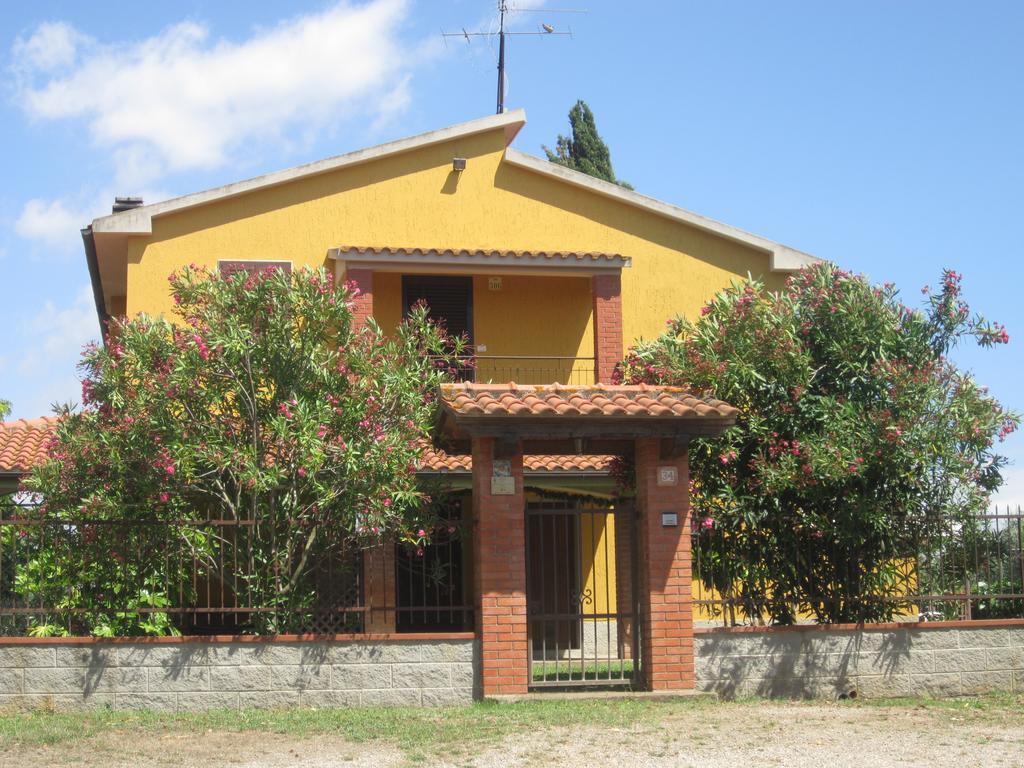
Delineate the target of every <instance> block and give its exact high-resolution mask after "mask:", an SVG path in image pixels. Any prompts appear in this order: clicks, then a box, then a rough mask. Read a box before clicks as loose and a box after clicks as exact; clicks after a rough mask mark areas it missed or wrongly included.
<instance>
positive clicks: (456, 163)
mask: <svg viewBox="0 0 1024 768" xmlns="http://www.w3.org/2000/svg"><path fill="white" fill-rule="evenodd" d="M452 170H453V171H456V172H459V173H461V172H462V171H464V170H466V158H464V157H453V158H452Z"/></svg>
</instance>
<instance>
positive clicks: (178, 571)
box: [0, 499, 472, 636]
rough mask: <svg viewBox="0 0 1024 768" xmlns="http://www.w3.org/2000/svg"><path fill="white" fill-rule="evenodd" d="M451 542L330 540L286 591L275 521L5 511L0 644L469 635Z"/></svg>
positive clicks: (1, 516) (1, 509) (25, 508)
mask: <svg viewBox="0 0 1024 768" xmlns="http://www.w3.org/2000/svg"><path fill="white" fill-rule="evenodd" d="M442 530H444V527H443V526H442ZM451 530H452V532H453V533H451V534H449V533H443V534H441V535H439V536H438V539H437V540H436V541H435V543H433V544H429V545H426V546H424V547H422V548H421V549H420V550H418V551H409V550H407V549H406V548H405V547H404V546H403V545H395V544H392V543H387V544H381V545H377V546H375V547H371V548H362V547H360V546H359V545H357V544H356V543H353V542H351V541H345V540H342V539H339V540H336V541H325V542H324V545H323V546H322V547H320V548H318V549H317V550H315V551H313V552H311V553H308V557H307V559H306V561H305V565H304V570H303V576H302V578H301V579H295V580H291V581H289V580H288V579H287V577H288V574H287V573H286V572H285V571H286V569H285V568H282V567H281V560H280V559H277V560H274V559H273V557H268V555H271V556H272V555H274V554H275V553H278V554H279V553H280V547H282V546H284V544H283V543H282V542H281V538H283V534H282V532H280V531H273V530H268V525H267V523H266V521H260V520H258V519H238V520H234V519H216V518H213V517H207V518H205V519H200V520H175V521H166V520H163V521H161V520H149V519H132V520H116V521H115V520H104V519H96V518H93V517H88V516H85V515H83V516H81V517H76V518H73V519H66V518H61V519H53V518H48V517H46V516H45V515H43V514H40V513H39V511H38V509H37V508H36V507H34V506H32V505H24V504H23V505H16V504H12V503H11V502H10V501H9V500H8V501H6V502H5V501H4V500H3V499H0V635H5V636H12V635H14V636H20V635H83V634H101V635H102V634H112V635H138V634H170V633H183V634H268V633H281V632H285V633H317V634H325V633H331V634H333V633H358V632H364V631H366V632H368V631H399V632H402V631H406V632H407V631H422V630H423V629H425V628H426V627H427V626H428V625H429V626H430V627H432V628H435V629H447V630H454V629H462V628H464V627H466V626H472V608H471V607H470V606H468V605H466V604H465V603H467V602H470V601H468V600H466V599H464V596H463V593H462V591H461V582H459V589H453V588H452V587H451V580H452V578H455V577H457V578H460V579H461V578H462V574H461V572H457V571H459V570H460V566H461V562H460V560H459V558H460V557H461V552H462V549H463V545H462V543H461V542H460V541H459V540H458V538H457V534H458V532H459V530H460V529H457V528H456V527H455V526H454V525H453V526H451ZM275 548H277V549H275ZM384 552H386V553H387V556H384V557H382V556H381V553H384ZM456 553H458V554H456ZM285 562H288V563H290V564H291V566H293V567H294V566H295V565H296V564H297V562H298V560H297V558H293V559H291V560H286V561H285ZM275 563H277V564H276V565H275ZM279 575H280V578H279V577H278V576H279ZM257 576H258V578H257ZM399 583H402V584H404V585H406V587H409V585H415V587H416V590H415V592H412V591H410V590H409V589H408V588H407V589H405V590H404V591H403V590H401V589H398V588H397V585H398V584H399ZM371 594H372V595H373V597H374V599H372V600H371V599H368V598H370V596H371ZM382 622H384V623H382Z"/></svg>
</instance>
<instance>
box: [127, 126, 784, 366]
mask: <svg viewBox="0 0 1024 768" xmlns="http://www.w3.org/2000/svg"><path fill="white" fill-rule="evenodd" d="M504 147H505V142H504V136H503V132H502V130H501V129H497V130H494V131H491V132H487V133H481V134H476V135H472V136H468V137H463V138H460V139H455V140H452V141H450V142H446V143H442V144H437V145H434V146H428V147H423V148H421V149H418V150H415V151H412V152H407V153H404V154H400V155H395V156H391V157H384V158H381V159H378V160H375V161H372V162H369V163H365V164H363V165H358V166H353V167H349V168H344V169H340V170H336V171H332V172H329V173H325V174H321V175H319V176H314V177H307V178H305V179H299V180H296V181H293V182H289V183H286V184H281V185H278V186H275V187H271V188H264V189H261V190H257V191H254V192H250V193H247V194H244V195H239V196H237V197H234V198H228V199H224V200H220V201H218V202H215V203H211V204H208V205H204V206H199V207H195V208H192V209H186V210H181V211H178V212H176V213H173V214H168V215H164V216H159V217H157V218H154V220H153V233H152V235H148V236H136V237H132V238H131V241H130V243H129V250H128V267H127V285H128V290H127V306H126V309H127V312H128V314H129V315H132V314H135V313H137V312H140V311H146V312H149V313H171V312H172V305H171V302H170V298H169V295H168V290H167V276H168V274H170V272H171V271H172V270H174V269H177V268H180V267H182V266H184V265H186V264H189V263H192V262H195V263H198V264H203V265H207V266H210V267H214V266H215V265H216V263H217V261H218V260H219V259H246V260H252V259H274V260H278V259H280V260H287V261H291V262H292V263H293V265H294V266H295V267H296V268H298V267H301V266H311V267H321V266H328V267H330V266H331V265H330V264H329V263H328V261H327V251H328V249H330V248H333V247H337V246H340V245H360V246H361V245H375V246H396V247H397V246H407V247H432V248H500V249H517V250H556V249H557V250H569V249H572V250H579V251H603V252H614V253H621V254H623V255H625V256H629V257H631V258H632V260H633V264H632V267H630V268H627V269H624V270H623V273H622V290H623V326H624V327H623V332H624V338H625V341H626V343H627V344H628V343H629V342H630V341H632V340H634V339H636V338H638V337H640V336H644V337H648V338H650V337H653V336H655V335H657V334H658V333H659V332H660V331H661V330H662V328H663V327H664V323H665V320H666V319H667V318H668V317H669V316H670V315H672V314H674V313H676V312H679V311H682V312H684V313H686V314H688V315H690V316H693V315H695V314H696V313H697V312H698V311H699V308H700V306H701V305H702V304H703V302H704V301H706V300H707V299H708V298H709V297H710V296H711V295H713V294H714V293H715V292H716V291H718V290H719V289H721V288H723V287H724V286H726V285H728V284H729V282H730V281H731V280H733V279H735V278H737V277H741V276H743V275H746V274H747V272H751V273H753V274H755V275H764V276H766V277H767V278H768V279H769V282H770V283H771V284H772V285H781V283H782V280H783V279H784V276H783V275H780V274H770V275H769V274H767V270H768V256H767V255H766V254H764V253H761V252H759V251H756V250H753V249H751V248H748V247H747V246H744V245H741V244H738V243H735V242H733V241H730V240H727V239H725V238H721V237H718V236H716V235H713V234H710V233H707V232H703V231H700V230H697V229H695V228H693V227H690V226H687V225H685V224H681V223H679V222H677V221H673V220H669V219H666V218H664V217H661V216H658V215H656V214H654V213H651V212H648V211H643V210H640V209H638V208H635V207H633V206H630V205H626V204H625V203H621V202H619V201H616V200H612V199H609V198H605V197H602V196H600V195H597V194H594V193H592V192H589V191H586V190H582V189H580V188H577V187H573V186H570V185H568V184H564V183H562V182H559V181H558V180H556V179H552V178H549V177H546V176H542V175H540V174H537V173H533V172H531V171H529V170H526V169H524V168H519V167H515V166H511V165H509V164H507V163H502V162H501V157H502V153H503V151H504ZM456 155H458V156H462V157H466V158H468V166H467V169H466V171H464V172H463V173H462V174H460V175H456V174H455V173H453V172H452V171H451V158H452V157H453V156H456ZM375 283H376V285H375V288H376V294H377V297H376V301H375V314H376V315H377V318H378V320H379V321H380V322H381V324H382V325H383V326H384V327H388V326H389V325H393V324H394V323H395V322H397V320H398V318H399V316H400V313H401V301H400V299H401V291H400V279H399V276H398V275H396V274H381V273H378V274H377V276H376V277H375ZM476 283H477V284H476V286H475V306H474V311H475V321H476V340H477V341H478V342H483V343H485V344H487V345H488V353H489V354H561V355H580V356H589V355H591V354H592V350H593V347H592V343H593V342H592V335H591V334H592V331H591V327H590V326H591V318H590V315H591V303H590V297H589V285H588V281H587V280H586V279H580V278H569V277H558V278H536V277H528V276H506V277H505V278H504V280H503V283H504V286H503V290H502V291H501V292H489V291H488V290H487V285H486V280H485V279H484V278H478V279H477V281H476Z"/></svg>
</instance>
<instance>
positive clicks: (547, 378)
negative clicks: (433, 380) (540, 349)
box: [457, 355, 596, 384]
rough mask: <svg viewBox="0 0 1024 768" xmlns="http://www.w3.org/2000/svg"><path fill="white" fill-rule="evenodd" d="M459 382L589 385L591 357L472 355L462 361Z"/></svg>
mask: <svg viewBox="0 0 1024 768" xmlns="http://www.w3.org/2000/svg"><path fill="white" fill-rule="evenodd" d="M463 360H464V361H465V363H464V365H463V366H462V367H461V368H460V369H459V371H458V373H457V378H458V380H459V381H470V382H475V383H478V384H504V383H507V382H509V381H514V382H516V383H517V384H552V383H554V382H558V383H559V384H593V383H594V382H595V376H594V371H595V370H596V369H595V366H594V358H593V357H563V356H555V355H534V356H526V355H474V356H468V357H465V358H463Z"/></svg>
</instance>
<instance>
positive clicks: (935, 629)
mask: <svg viewBox="0 0 1024 768" xmlns="http://www.w3.org/2000/svg"><path fill="white" fill-rule="evenodd" d="M694 639H695V652H696V673H697V674H696V676H697V690H701V691H713V692H715V693H718V694H719V695H720V696H723V697H733V696H766V697H780V698H835V697H840V696H849V695H850V694H851V693H853V694H855V695H858V696H868V697H873V698H879V697H888V696H918V695H927V696H959V695H970V694H982V693H994V692H1014V693H1024V621H1022V622H973V623H972V622H935V623H926V624H902V625H901V624H887V625H882V626H876V627H864V628H858V627H852V626H851V627H843V628H822V627H818V626H808V627H803V626H801V627H780V628H767V629H749V628H742V629H739V630H728V629H726V630H698V631H697V633H696V636H695V638H694Z"/></svg>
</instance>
